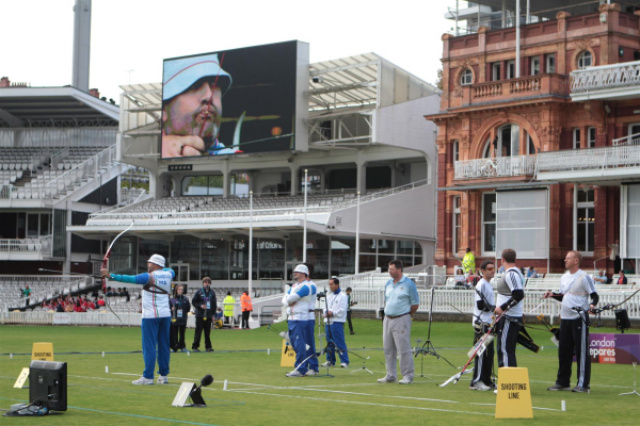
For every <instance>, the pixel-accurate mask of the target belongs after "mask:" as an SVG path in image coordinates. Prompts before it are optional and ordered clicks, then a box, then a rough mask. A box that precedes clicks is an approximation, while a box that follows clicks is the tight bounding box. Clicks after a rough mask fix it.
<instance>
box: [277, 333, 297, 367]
mask: <svg viewBox="0 0 640 426" xmlns="http://www.w3.org/2000/svg"><path fill="white" fill-rule="evenodd" d="M295 364H296V351H294V350H293V347H292V346H289V345H288V344H287V342H286V341H285V340H284V339H283V340H282V355H281V356H280V367H294V366H295Z"/></svg>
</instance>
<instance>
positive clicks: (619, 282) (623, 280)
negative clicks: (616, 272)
mask: <svg viewBox="0 0 640 426" xmlns="http://www.w3.org/2000/svg"><path fill="white" fill-rule="evenodd" d="M626 283H627V277H625V276H624V271H623V270H622V269H621V270H620V277H619V278H618V281H617V282H616V284H626Z"/></svg>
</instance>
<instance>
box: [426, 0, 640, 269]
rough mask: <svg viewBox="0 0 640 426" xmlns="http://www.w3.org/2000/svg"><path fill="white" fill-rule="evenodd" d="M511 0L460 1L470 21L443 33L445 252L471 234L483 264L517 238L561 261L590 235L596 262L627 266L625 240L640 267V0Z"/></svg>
mask: <svg viewBox="0 0 640 426" xmlns="http://www.w3.org/2000/svg"><path fill="white" fill-rule="evenodd" d="M501 3H502V9H501V10H496V4H500V2H496V1H485V2H483V1H481V2H476V3H469V9H465V10H459V11H457V13H452V14H454V15H455V16H456V17H457V19H458V21H457V22H460V21H461V20H466V23H467V24H468V26H469V29H470V31H469V32H470V33H468V34H466V35H451V34H445V35H444V36H443V37H442V40H443V55H442V62H443V76H442V88H443V93H442V97H441V108H440V111H439V113H437V114H434V115H429V116H427V119H429V120H433V121H434V122H435V123H436V124H437V126H438V138H437V147H438V189H439V192H438V197H437V201H438V207H437V209H438V213H437V216H438V230H437V238H438V247H437V250H436V256H435V258H436V263H437V264H438V265H446V266H447V270H448V271H449V273H451V271H452V270H453V268H454V267H455V266H456V265H459V260H458V259H457V258H456V257H460V258H461V257H462V256H463V255H464V251H465V249H466V248H467V247H470V248H471V249H472V250H473V252H474V253H475V255H476V258H477V259H478V261H477V262H476V264H477V265H479V264H480V263H481V259H486V258H496V257H497V258H499V257H500V251H501V250H502V249H504V248H507V247H512V248H514V249H516V251H517V252H518V258H519V262H518V263H519V265H520V266H524V267H527V266H529V265H533V266H535V267H536V269H537V270H538V272H539V273H541V272H560V271H562V270H563V269H564V266H563V258H564V254H565V252H566V251H567V250H570V249H576V250H579V251H580V252H581V253H582V254H583V256H584V258H585V261H584V262H583V268H584V269H589V270H590V269H603V268H606V269H607V270H608V272H609V273H613V272H614V269H617V267H616V265H615V263H616V262H613V261H611V260H609V257H610V255H611V246H612V245H615V244H618V245H619V247H620V256H621V257H622V260H621V261H619V262H621V263H622V264H623V265H624V269H625V270H634V271H635V270H637V267H638V258H640V61H638V59H640V12H634V11H635V6H640V2H624V4H616V3H611V4H607V2H591V3H589V2H587V3H584V2H583V3H582V4H580V5H579V6H573V5H575V4H576V2H572V1H556V2H553V5H552V6H554V9H549V8H547V9H540V10H539V11H538V12H536V11H535V10H531V9H529V10H527V11H526V12H524V11H523V13H517V12H518V11H516V1H514V0H510V1H506V2H505V1H502V2H501ZM523 3H524V2H523ZM527 3H528V2H527ZM532 3H534V2H532ZM547 3H549V2H535V4H536V5H537V6H539V7H545V5H547ZM531 7H533V6H531ZM515 16H521V18H520V19H519V20H518V19H515ZM456 33H458V34H459V31H458V27H456Z"/></svg>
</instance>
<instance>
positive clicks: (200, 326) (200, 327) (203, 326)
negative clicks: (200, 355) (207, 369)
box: [191, 317, 212, 349]
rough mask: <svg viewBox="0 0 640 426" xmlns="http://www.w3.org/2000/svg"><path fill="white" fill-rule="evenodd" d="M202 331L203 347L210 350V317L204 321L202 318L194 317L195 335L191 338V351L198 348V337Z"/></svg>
mask: <svg viewBox="0 0 640 426" xmlns="http://www.w3.org/2000/svg"><path fill="white" fill-rule="evenodd" d="M203 331H204V347H205V348H207V349H211V347H212V346H211V338H210V336H209V335H210V334H211V317H207V319H206V321H205V319H204V318H203V317H196V334H195V335H194V336H193V345H191V349H198V348H199V347H200V335H201V334H202V332H203Z"/></svg>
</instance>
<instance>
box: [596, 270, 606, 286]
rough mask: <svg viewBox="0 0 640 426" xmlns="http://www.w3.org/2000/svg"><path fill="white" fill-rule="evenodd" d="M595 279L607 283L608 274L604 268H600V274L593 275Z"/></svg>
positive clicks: (598, 282) (597, 282) (597, 281)
mask: <svg viewBox="0 0 640 426" xmlns="http://www.w3.org/2000/svg"><path fill="white" fill-rule="evenodd" d="M593 280H594V281H595V282H596V284H607V274H606V273H605V272H604V269H600V271H599V272H598V275H596V276H595V277H593Z"/></svg>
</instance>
